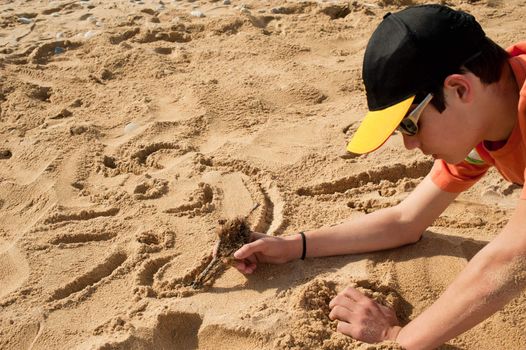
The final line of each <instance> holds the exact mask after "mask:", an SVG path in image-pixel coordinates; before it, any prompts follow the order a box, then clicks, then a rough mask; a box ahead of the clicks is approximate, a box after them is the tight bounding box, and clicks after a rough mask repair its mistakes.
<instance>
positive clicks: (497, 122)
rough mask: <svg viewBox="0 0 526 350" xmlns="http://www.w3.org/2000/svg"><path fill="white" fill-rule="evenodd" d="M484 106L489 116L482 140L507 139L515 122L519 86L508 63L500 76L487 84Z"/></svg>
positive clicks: (496, 140) (495, 140)
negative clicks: (496, 80)
mask: <svg viewBox="0 0 526 350" xmlns="http://www.w3.org/2000/svg"><path fill="white" fill-rule="evenodd" d="M485 90H486V93H487V95H486V96H487V98H486V101H487V103H486V104H485V105H486V106H484V108H485V110H486V112H489V113H486V115H488V116H489V118H488V119H489V120H488V128H487V129H486V130H487V132H486V135H485V138H484V140H485V141H490V142H498V141H505V140H507V139H508V138H509V137H510V135H511V133H512V131H513V128H514V127H515V124H516V123H517V117H518V112H517V104H518V102H519V87H518V85H517V82H516V81H515V76H514V75H513V71H512V69H511V67H510V65H509V64H508V63H506V64H505V65H504V67H503V69H502V74H501V78H500V79H499V81H498V82H497V83H495V84H490V85H487V88H486V89H485Z"/></svg>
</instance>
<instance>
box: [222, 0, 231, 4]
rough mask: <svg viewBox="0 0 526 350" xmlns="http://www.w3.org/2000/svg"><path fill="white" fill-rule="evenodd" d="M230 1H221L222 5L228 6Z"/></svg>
mask: <svg viewBox="0 0 526 350" xmlns="http://www.w3.org/2000/svg"><path fill="white" fill-rule="evenodd" d="M230 4H231V3H230V0H223V5H230Z"/></svg>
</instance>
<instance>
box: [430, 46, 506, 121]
mask: <svg viewBox="0 0 526 350" xmlns="http://www.w3.org/2000/svg"><path fill="white" fill-rule="evenodd" d="M509 57H510V55H509V54H508V52H507V51H506V50H504V49H503V48H502V47H500V46H499V45H497V44H496V43H495V42H493V40H491V39H490V38H488V37H486V38H484V40H483V41H482V44H481V47H480V51H479V53H478V54H476V55H475V56H474V57H472V58H470V59H468V61H466V62H464V63H463V64H462V66H460V67H458V69H457V70H456V71H454V72H452V73H450V74H458V73H460V74H462V73H467V72H471V73H473V74H475V75H476V76H477V77H478V78H479V79H480V81H481V82H482V83H484V84H492V83H495V82H497V81H499V79H500V75H501V73H502V68H503V67H504V64H505V63H506V61H507V60H508V58H509ZM430 92H431V93H432V94H433V99H432V100H431V104H432V105H433V106H434V107H435V108H436V109H437V110H438V111H439V112H440V113H442V112H443V111H444V110H445V109H446V100H445V98H444V84H443V82H442V83H441V84H440V85H439V86H436V87H435V88H433V89H432V91H430Z"/></svg>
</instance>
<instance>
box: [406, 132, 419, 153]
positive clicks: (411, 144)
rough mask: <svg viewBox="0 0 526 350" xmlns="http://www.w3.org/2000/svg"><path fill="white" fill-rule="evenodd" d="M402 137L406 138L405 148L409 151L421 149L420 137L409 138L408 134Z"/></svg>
mask: <svg viewBox="0 0 526 350" xmlns="http://www.w3.org/2000/svg"><path fill="white" fill-rule="evenodd" d="M402 137H403V138H404V146H405V148H407V149H408V150H412V149H415V148H419V147H420V141H418V137H417V136H416V135H415V136H409V135H406V134H402Z"/></svg>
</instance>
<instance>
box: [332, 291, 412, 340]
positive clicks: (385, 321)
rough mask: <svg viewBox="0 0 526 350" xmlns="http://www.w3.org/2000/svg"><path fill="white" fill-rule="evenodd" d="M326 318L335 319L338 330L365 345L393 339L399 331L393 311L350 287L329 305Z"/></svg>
mask: <svg viewBox="0 0 526 350" xmlns="http://www.w3.org/2000/svg"><path fill="white" fill-rule="evenodd" d="M329 307H330V309H331V312H330V314H329V318H330V319H331V320H333V321H334V320H338V326H337V329H336V330H337V331H338V332H340V333H343V334H345V335H349V336H351V337H353V338H354V339H356V340H360V341H363V342H366V343H371V344H372V343H379V342H382V341H384V340H396V337H397V336H398V333H399V332H400V329H402V328H401V327H400V326H399V323H398V319H397V318H396V314H395V312H394V310H393V309H391V308H390V307H387V306H384V305H382V304H379V303H378V302H376V301H374V300H372V299H371V298H368V297H367V296H365V295H363V294H362V293H360V292H359V291H358V290H356V289H355V288H352V287H347V288H345V289H344V290H343V291H342V292H340V293H339V294H338V295H337V296H336V297H334V299H332V300H331V302H330V303H329Z"/></svg>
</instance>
